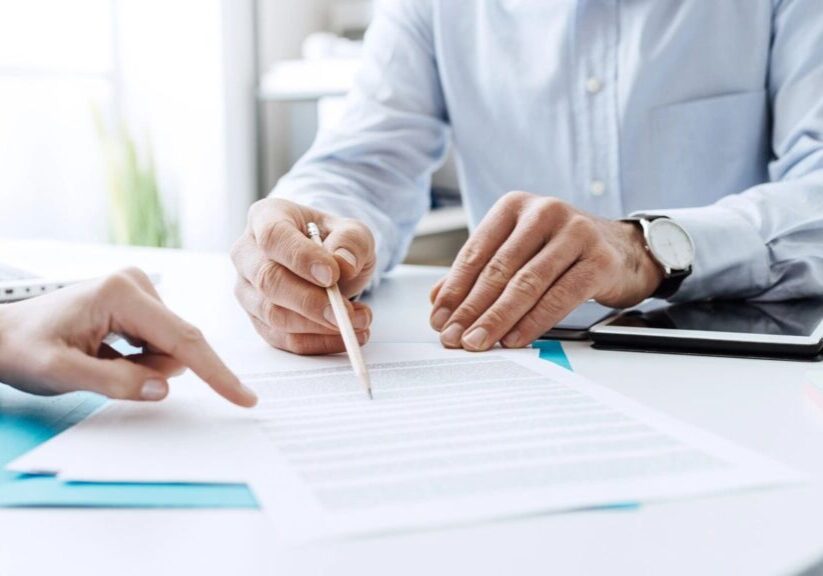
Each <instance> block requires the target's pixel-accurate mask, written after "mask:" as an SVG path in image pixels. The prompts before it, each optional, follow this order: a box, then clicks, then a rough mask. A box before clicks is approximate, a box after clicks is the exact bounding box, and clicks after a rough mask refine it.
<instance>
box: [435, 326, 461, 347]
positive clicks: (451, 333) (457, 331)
mask: <svg viewBox="0 0 823 576" xmlns="http://www.w3.org/2000/svg"><path fill="white" fill-rule="evenodd" d="M462 335H463V327H462V326H461V325H460V324H452V325H450V326H449V327H448V328H446V329H445V330H443V332H442V333H441V334H440V341H441V342H442V343H443V344H444V345H445V346H449V347H451V348H457V347H458V346H460V337H461V336H462Z"/></svg>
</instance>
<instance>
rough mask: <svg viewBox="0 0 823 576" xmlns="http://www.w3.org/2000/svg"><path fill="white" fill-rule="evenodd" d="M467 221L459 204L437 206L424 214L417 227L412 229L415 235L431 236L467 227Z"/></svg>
mask: <svg viewBox="0 0 823 576" xmlns="http://www.w3.org/2000/svg"><path fill="white" fill-rule="evenodd" d="M468 226H469V221H468V219H467V218H466V212H465V211H464V210H463V208H461V207H460V206H455V207H453V208H438V209H437V210H432V211H430V212H429V213H428V214H426V215H425V216H424V217H423V219H422V220H420V223H419V224H418V225H417V228H415V230H414V235H415V236H432V235H434V234H443V233H446V232H455V231H457V230H464V229H466V228H468Z"/></svg>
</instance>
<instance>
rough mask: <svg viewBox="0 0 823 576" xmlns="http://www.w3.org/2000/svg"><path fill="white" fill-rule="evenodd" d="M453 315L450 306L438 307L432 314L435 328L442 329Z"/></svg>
mask: <svg viewBox="0 0 823 576" xmlns="http://www.w3.org/2000/svg"><path fill="white" fill-rule="evenodd" d="M451 317H452V311H451V310H449V309H448V308H438V309H437V310H435V311H434V314H432V328H434V329H435V330H442V329H443V326H444V325H445V324H446V322H448V321H449V318H451Z"/></svg>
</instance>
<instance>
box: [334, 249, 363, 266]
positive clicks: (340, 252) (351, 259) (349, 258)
mask: <svg viewBox="0 0 823 576" xmlns="http://www.w3.org/2000/svg"><path fill="white" fill-rule="evenodd" d="M334 255H335V256H340V257H341V258H342V259H343V260H345V261H346V262H347V263H348V264H349V266H351V267H352V268H356V267H357V258H355V256H354V254H352V253H351V252H350V251H348V250H346V249H345V248H338V249H337V250H335V251H334Z"/></svg>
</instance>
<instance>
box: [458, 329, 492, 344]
mask: <svg viewBox="0 0 823 576" xmlns="http://www.w3.org/2000/svg"><path fill="white" fill-rule="evenodd" d="M488 339H489V331H488V330H486V329H485V328H475V329H474V330H472V331H470V332H469V333H468V334H466V335H465V336H463V344H464V345H465V346H467V347H468V348H485V347H486V340H488Z"/></svg>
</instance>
